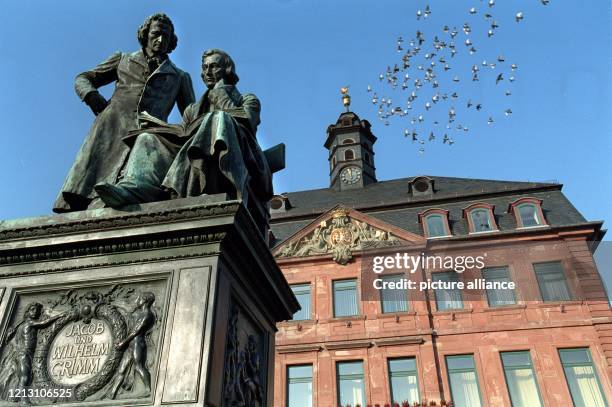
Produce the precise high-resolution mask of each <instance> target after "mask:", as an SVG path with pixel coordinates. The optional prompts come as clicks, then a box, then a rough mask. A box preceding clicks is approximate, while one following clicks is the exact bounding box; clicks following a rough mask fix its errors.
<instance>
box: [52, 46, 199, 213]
mask: <svg viewBox="0 0 612 407" xmlns="http://www.w3.org/2000/svg"><path fill="white" fill-rule="evenodd" d="M112 82H116V85H115V91H114V93H113V96H112V97H111V99H110V101H109V105H108V106H107V107H106V109H104V111H102V112H101V113H100V114H99V115H98V116H97V117H96V119H95V121H94V124H93V126H92V128H91V130H90V132H89V134H88V135H87V138H86V139H85V142H84V143H83V145H82V146H81V150H80V151H79V154H78V156H77V158H76V160H75V162H74V164H73V165H72V168H71V169H70V172H69V173H68V176H67V178H66V181H65V182H64V185H63V186H62V188H61V191H60V193H59V195H58V197H57V199H56V201H55V204H54V205H53V211H54V212H68V211H75V210H84V209H86V208H87V206H88V204H89V202H90V201H91V200H92V199H93V198H94V197H95V196H96V194H95V191H94V190H93V186H94V185H96V184H97V183H99V182H110V183H115V182H117V179H118V177H119V174H120V171H121V169H122V167H123V164H124V162H125V160H126V158H127V156H128V154H129V147H128V146H127V145H126V144H125V143H124V142H123V140H122V139H123V137H125V136H126V135H127V134H128V132H129V131H130V130H134V129H137V128H138V113H140V112H143V111H146V112H148V113H149V114H151V115H152V116H155V117H157V118H159V119H161V120H164V121H166V120H167V118H168V115H169V114H170V112H171V111H172V108H173V107H174V104H175V103H176V104H177V105H178V108H179V110H180V112H181V114H182V113H183V111H184V110H185V108H186V107H187V106H188V105H190V104H192V103H193V102H194V101H195V96H194V93H193V87H192V84H191V78H190V77H189V74H187V73H186V72H183V71H182V70H180V69H178V68H177V67H176V66H175V65H174V64H173V63H172V62H171V61H170V59H166V60H165V61H164V62H162V63H161V64H160V65H159V67H158V68H157V69H156V70H155V71H154V72H153V73H150V72H149V67H148V64H147V59H146V57H145V55H144V53H143V51H142V50H140V51H136V52H133V53H130V54H126V53H121V52H117V53H115V54H113V55H111V56H110V57H109V58H108V59H107V60H106V61H104V62H102V63H101V64H99V65H98V66H96V67H95V68H93V69H92V70H89V71H85V72H83V73H81V74H79V75H78V76H77V78H76V81H75V88H76V92H77V94H78V95H79V97H80V98H81V99H82V100H83V99H84V98H85V96H86V95H87V94H88V93H89V92H91V91H94V90H96V89H97V88H99V87H100V86H104V85H107V84H110V83H112Z"/></svg>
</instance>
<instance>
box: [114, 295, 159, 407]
mask: <svg viewBox="0 0 612 407" xmlns="http://www.w3.org/2000/svg"><path fill="white" fill-rule="evenodd" d="M153 302H155V294H153V293H151V292H144V293H142V294H140V296H139V297H138V299H137V300H136V309H135V310H134V312H132V315H131V326H130V332H129V334H128V336H127V337H126V338H125V339H124V340H122V341H120V342H118V343H117V344H115V348H116V349H117V350H124V349H126V348H127V349H126V351H125V353H124V354H123V359H122V360H121V364H120V365H119V368H118V370H117V376H116V377H115V379H114V383H113V384H112V387H111V392H110V397H111V398H112V399H115V398H117V394H118V393H119V389H120V387H123V388H124V389H131V387H132V386H133V384H134V378H135V376H139V377H140V379H141V380H142V383H143V385H144V387H145V392H146V395H148V394H149V393H150V392H151V373H149V368H148V367H147V338H146V336H147V334H148V333H149V332H150V331H151V329H153V326H154V325H155V320H156V317H155V314H154V313H153V310H152V309H151V308H152V306H153Z"/></svg>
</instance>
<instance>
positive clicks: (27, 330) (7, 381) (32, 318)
mask: <svg viewBox="0 0 612 407" xmlns="http://www.w3.org/2000/svg"><path fill="white" fill-rule="evenodd" d="M42 309H43V306H42V304H41V303H38V302H33V303H31V304H29V305H28V306H27V308H26V310H25V313H24V315H23V321H21V322H20V323H19V324H17V326H16V327H14V328H12V329H11V330H9V332H8V333H7V335H6V337H5V339H4V341H3V343H2V347H0V349H4V347H5V346H6V345H8V344H9V343H11V344H12V348H11V349H10V350H9V352H8V353H7V355H6V356H5V358H4V359H3V360H2V363H1V366H0V368H1V369H2V370H1V371H0V398H2V399H4V400H6V399H7V392H8V390H9V389H24V388H26V387H27V386H29V385H30V384H31V383H32V361H33V358H34V352H35V351H36V344H37V342H38V331H39V330H40V329H43V328H46V327H48V326H49V325H51V324H52V323H53V322H55V321H56V320H58V319H59V318H60V317H61V315H56V316H54V317H50V318H47V319H42V320H41V319H40V317H41V315H42ZM11 341H12V342H11Z"/></svg>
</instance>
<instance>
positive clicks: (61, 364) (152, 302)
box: [0, 280, 167, 405]
mask: <svg viewBox="0 0 612 407" xmlns="http://www.w3.org/2000/svg"><path fill="white" fill-rule="evenodd" d="M166 290H167V281H166V280H154V281H138V282H127V281H125V282H122V283H121V284H115V285H100V286H92V285H89V286H87V287H82V288H79V287H78V286H76V287H73V288H70V289H64V290H49V291H44V292H40V291H37V292H27V291H25V290H19V289H17V290H16V291H15V296H14V298H13V301H12V307H11V309H12V312H11V313H10V322H9V324H8V329H7V330H6V331H5V333H4V336H3V338H2V342H1V348H0V400H4V401H11V402H21V403H23V404H33V405H47V404H56V403H66V402H78V403H79V404H80V403H82V402H89V401H97V400H104V399H111V400H114V399H117V400H127V399H142V398H148V397H150V395H151V391H152V389H151V388H152V385H153V384H152V377H155V374H154V373H155V372H156V370H157V365H158V362H159V357H158V351H159V349H160V342H161V332H162V326H163V319H164V315H163V312H164V310H165V309H166V308H165V304H164V302H165V301H166Z"/></svg>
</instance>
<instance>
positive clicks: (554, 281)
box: [533, 261, 572, 302]
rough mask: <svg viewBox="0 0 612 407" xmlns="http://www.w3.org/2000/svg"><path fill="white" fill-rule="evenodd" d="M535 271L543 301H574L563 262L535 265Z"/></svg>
mask: <svg viewBox="0 0 612 407" xmlns="http://www.w3.org/2000/svg"><path fill="white" fill-rule="evenodd" d="M533 269H534V271H535V274H536V277H537V279H538V285H539V286H540V293H541V294H542V300H543V301H545V302H550V301H568V300H571V299H572V296H571V295H570V292H569V289H568V288H567V282H566V281H565V274H564V273H563V267H562V266H561V262H559V261H554V262H550V263H537V264H534V265H533Z"/></svg>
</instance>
